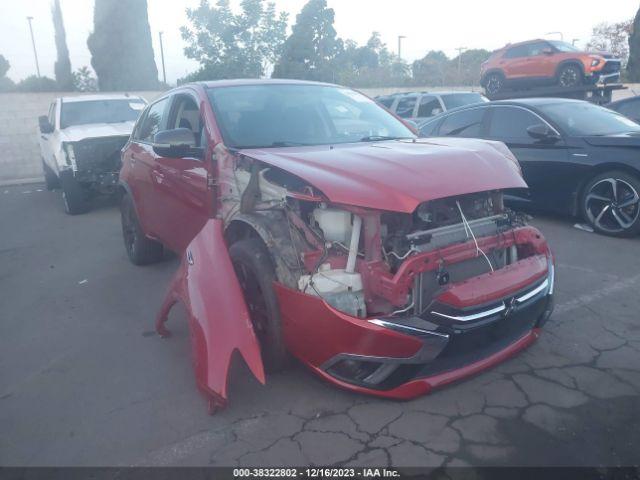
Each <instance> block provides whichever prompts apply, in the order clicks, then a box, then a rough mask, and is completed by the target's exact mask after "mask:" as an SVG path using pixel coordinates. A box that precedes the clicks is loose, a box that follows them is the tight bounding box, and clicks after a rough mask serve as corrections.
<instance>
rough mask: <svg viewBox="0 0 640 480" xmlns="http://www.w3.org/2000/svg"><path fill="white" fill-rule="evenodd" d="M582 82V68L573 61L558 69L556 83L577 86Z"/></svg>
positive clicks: (567, 86) (562, 85) (563, 85)
mask: <svg viewBox="0 0 640 480" xmlns="http://www.w3.org/2000/svg"><path fill="white" fill-rule="evenodd" d="M583 83H584V75H583V74H582V69H581V68H580V67H579V66H578V65H575V64H573V63H570V64H569V65H564V66H563V67H560V70H558V85H560V86H561V87H563V88H571V87H579V86H580V85H582V84H583Z"/></svg>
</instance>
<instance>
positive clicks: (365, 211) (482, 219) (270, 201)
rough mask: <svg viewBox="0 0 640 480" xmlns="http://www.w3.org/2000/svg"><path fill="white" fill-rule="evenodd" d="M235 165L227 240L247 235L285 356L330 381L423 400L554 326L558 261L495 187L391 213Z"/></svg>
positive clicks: (260, 167)
mask: <svg viewBox="0 0 640 480" xmlns="http://www.w3.org/2000/svg"><path fill="white" fill-rule="evenodd" d="M238 165H239V168H236V169H234V171H233V173H232V174H230V175H229V176H228V177H227V178H224V177H223V182H222V185H221V189H222V191H223V192H225V193H228V194H227V195H224V196H223V199H224V201H223V203H222V209H223V211H224V212H225V216H226V218H227V219H228V221H227V226H228V229H227V231H228V232H229V231H235V233H234V234H231V235H228V236H227V242H229V243H231V242H233V241H234V236H235V235H240V233H238V232H240V231H242V228H235V229H234V226H235V227H237V226H238V223H242V224H247V223H249V224H250V223H253V224H254V227H255V228H256V230H257V231H258V232H259V233H258V234H259V235H261V237H262V238H263V239H264V240H265V244H266V245H267V246H268V247H269V249H270V251H271V253H272V256H273V259H274V264H275V266H276V277H277V282H276V283H275V284H274V289H275V291H276V294H277V298H278V303H279V307H280V314H281V317H282V329H283V334H284V338H285V341H286V345H287V348H288V350H289V351H290V352H291V353H292V354H293V355H294V356H295V357H297V358H298V359H299V360H301V361H302V362H303V363H305V364H306V365H307V366H309V367H310V368H311V369H313V370H314V371H315V372H316V373H317V374H319V375H320V376H322V377H324V378H325V379H327V380H329V381H330V382H332V383H335V384H337V385H340V386H342V387H344V388H348V389H351V390H355V391H358V392H363V393H369V394H374V395H378V396H383V397H389V398H398V399H407V398H412V397H415V396H417V395H421V394H425V393H428V392H429V391H431V390H432V389H433V388H436V387H439V386H443V385H445V384H448V383H451V382H453V381H456V380H459V379H462V378H465V377H467V376H469V375H472V374H475V373H477V372H479V371H481V370H483V369H486V368H489V367H491V366H493V365H495V364H497V363H499V362H501V361H503V360H505V359H506V358H508V357H509V356H511V355H513V354H514V353H516V352H518V351H520V350H522V349H524V348H526V347H527V346H528V345H530V344H531V343H532V342H533V341H535V339H536V338H537V336H538V334H539V330H540V328H541V327H542V326H543V325H544V323H545V322H546V321H547V319H548V318H549V316H550V315H551V312H552V310H553V286H554V267H553V257H552V254H551V252H550V250H549V247H548V246H547V243H546V241H545V240H544V238H543V237H542V235H541V234H540V232H539V231H538V230H536V229H535V228H533V227H531V226H528V225H527V224H526V221H525V219H524V218H523V217H522V216H520V215H517V214H515V213H513V212H511V211H509V210H507V209H506V208H505V207H504V204H503V193H502V191H501V190H490V191H481V192H478V193H471V194H463V195H455V196H451V197H445V198H438V199H433V200H429V201H426V202H423V203H421V204H419V205H418V207H417V208H416V209H415V210H414V211H413V212H412V213H403V212H390V211H384V210H378V209H371V208H363V207H355V206H351V205H345V204H342V203H340V204H338V203H332V202H331V201H329V199H328V198H327V197H325V196H324V195H323V194H322V193H321V192H319V191H318V190H316V189H314V188H313V187H312V186H310V185H308V184H307V183H306V182H304V181H302V180H301V179H299V178H297V177H294V176H293V175H290V174H288V173H287V172H284V171H282V170H280V169H278V168H272V167H271V166H269V165H265V164H261V163H260V162H257V161H254V160H253V159H251V158H248V157H245V158H243V159H241V161H240V163H239V164H238ZM260 219H262V220H260ZM256 225H257V226H258V227H256ZM260 225H262V226H260ZM261 229H262V230H263V231H262V232H261ZM244 234H245V235H246V234H247V233H246V231H245V233H244Z"/></svg>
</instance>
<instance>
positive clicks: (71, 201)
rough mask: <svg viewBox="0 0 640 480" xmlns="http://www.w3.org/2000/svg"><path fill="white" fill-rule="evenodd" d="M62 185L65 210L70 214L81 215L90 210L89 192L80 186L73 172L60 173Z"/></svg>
mask: <svg viewBox="0 0 640 480" xmlns="http://www.w3.org/2000/svg"><path fill="white" fill-rule="evenodd" d="M60 186H61V187H62V201H63V203H64V211H65V212H67V214H68V215H80V214H82V213H86V212H88V211H89V203H88V202H87V192H86V191H85V190H84V189H83V188H82V186H80V184H79V183H78V182H77V181H76V179H75V178H74V176H73V174H72V173H71V172H69V171H67V172H63V173H62V174H61V175H60Z"/></svg>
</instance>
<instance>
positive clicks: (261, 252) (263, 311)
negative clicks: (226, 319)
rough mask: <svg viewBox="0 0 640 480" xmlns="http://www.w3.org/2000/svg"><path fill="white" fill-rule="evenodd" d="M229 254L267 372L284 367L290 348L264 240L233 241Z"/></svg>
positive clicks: (272, 269)
mask: <svg viewBox="0 0 640 480" xmlns="http://www.w3.org/2000/svg"><path fill="white" fill-rule="evenodd" d="M229 256H230V257H231V262H232V263H233V268H234V270H235V272H236V275H237V277H238V282H239V283H240V287H241V288H242V292H243V294H244V300H245V302H246V304H247V308H248V310H249V315H250V317H251V324H252V326H253V330H254V332H255V334H256V337H257V338H258V342H259V344H260V351H261V353H262V361H263V363H264V368H265V370H266V371H267V372H268V373H273V372H277V371H279V370H282V369H283V368H284V367H285V365H286V361H287V350H286V347H285V344H284V338H283V335H282V320H281V318H280V307H279V305H278V299H277V298H276V294H275V292H274V291H273V282H274V281H275V273H274V268H273V263H272V261H271V257H270V256H269V252H268V251H267V249H266V247H265V246H264V244H263V243H262V241H260V240H259V239H257V238H249V239H245V240H239V241H238V242H236V243H234V244H233V245H231V247H230V248H229Z"/></svg>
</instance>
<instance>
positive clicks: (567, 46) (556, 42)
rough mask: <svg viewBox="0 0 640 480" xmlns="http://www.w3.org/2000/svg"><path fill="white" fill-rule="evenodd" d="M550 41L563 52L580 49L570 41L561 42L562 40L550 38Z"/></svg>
mask: <svg viewBox="0 0 640 480" xmlns="http://www.w3.org/2000/svg"><path fill="white" fill-rule="evenodd" d="M549 43H550V44H551V45H553V46H554V47H555V48H556V49H557V50H559V51H561V52H579V51H580V49H579V48H576V47H574V46H573V45H571V44H570V43H566V42H561V41H560V40H549Z"/></svg>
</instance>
